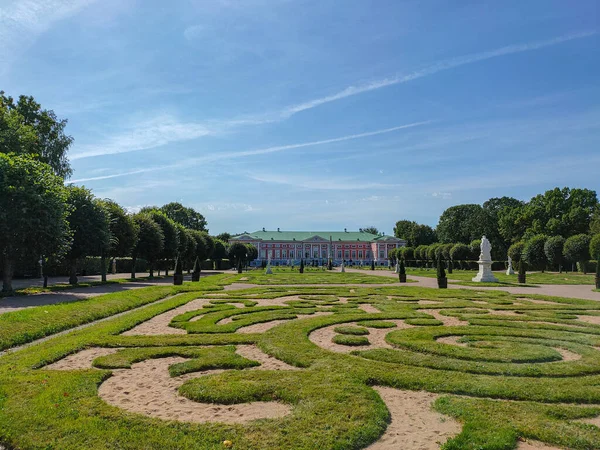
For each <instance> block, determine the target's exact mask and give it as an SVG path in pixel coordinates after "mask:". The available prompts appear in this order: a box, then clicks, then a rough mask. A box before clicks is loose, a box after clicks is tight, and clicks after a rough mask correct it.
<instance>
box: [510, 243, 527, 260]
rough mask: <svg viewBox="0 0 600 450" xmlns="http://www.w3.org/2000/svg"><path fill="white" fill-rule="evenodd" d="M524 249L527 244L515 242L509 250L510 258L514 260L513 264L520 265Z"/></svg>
mask: <svg viewBox="0 0 600 450" xmlns="http://www.w3.org/2000/svg"><path fill="white" fill-rule="evenodd" d="M523 247H525V242H523V241H519V242H515V243H514V244H513V245H511V246H510V247H509V248H508V256H510V258H511V259H512V260H513V263H518V262H519V261H521V255H522V253H523Z"/></svg>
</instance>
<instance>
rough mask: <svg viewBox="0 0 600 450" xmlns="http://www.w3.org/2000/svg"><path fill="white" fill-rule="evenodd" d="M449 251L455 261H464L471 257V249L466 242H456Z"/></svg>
mask: <svg viewBox="0 0 600 450" xmlns="http://www.w3.org/2000/svg"><path fill="white" fill-rule="evenodd" d="M449 253H450V258H451V259H452V260H453V261H464V260H467V259H469V256H470V254H471V249H470V248H469V246H468V245H465V244H454V245H453V246H452V248H451V249H450V252H449Z"/></svg>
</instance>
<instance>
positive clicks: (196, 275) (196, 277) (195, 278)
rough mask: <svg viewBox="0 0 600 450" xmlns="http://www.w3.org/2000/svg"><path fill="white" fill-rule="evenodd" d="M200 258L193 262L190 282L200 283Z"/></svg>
mask: <svg viewBox="0 0 600 450" xmlns="http://www.w3.org/2000/svg"><path fill="white" fill-rule="evenodd" d="M200 270H201V264H200V258H198V257H196V261H194V271H193V272H192V281H200Z"/></svg>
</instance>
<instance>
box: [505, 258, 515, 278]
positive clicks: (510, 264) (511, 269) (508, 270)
mask: <svg viewBox="0 0 600 450" xmlns="http://www.w3.org/2000/svg"><path fill="white" fill-rule="evenodd" d="M514 274H515V271H514V270H513V266H512V258H511V257H510V256H509V257H508V269H506V275H514Z"/></svg>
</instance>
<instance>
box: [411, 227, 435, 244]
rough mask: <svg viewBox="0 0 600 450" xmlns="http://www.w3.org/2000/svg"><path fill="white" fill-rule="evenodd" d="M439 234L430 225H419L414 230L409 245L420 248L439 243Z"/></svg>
mask: <svg viewBox="0 0 600 450" xmlns="http://www.w3.org/2000/svg"><path fill="white" fill-rule="evenodd" d="M437 240H438V238H437V234H436V232H435V230H434V229H433V228H431V227H430V226H429V225H422V224H417V225H415V227H414V228H413V229H412V232H411V235H410V239H409V241H408V242H409V245H410V246H411V247H418V246H419V245H430V244H433V243H435V242H437Z"/></svg>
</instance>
